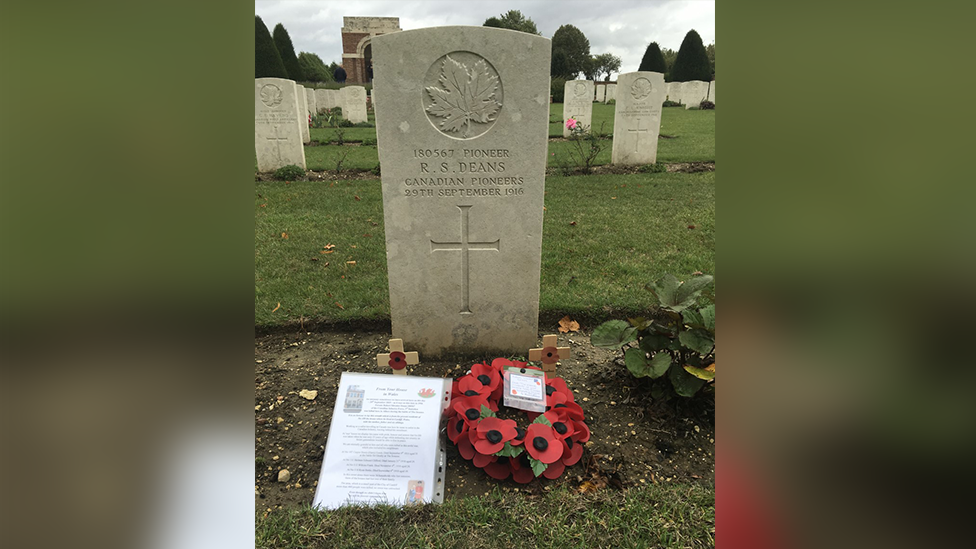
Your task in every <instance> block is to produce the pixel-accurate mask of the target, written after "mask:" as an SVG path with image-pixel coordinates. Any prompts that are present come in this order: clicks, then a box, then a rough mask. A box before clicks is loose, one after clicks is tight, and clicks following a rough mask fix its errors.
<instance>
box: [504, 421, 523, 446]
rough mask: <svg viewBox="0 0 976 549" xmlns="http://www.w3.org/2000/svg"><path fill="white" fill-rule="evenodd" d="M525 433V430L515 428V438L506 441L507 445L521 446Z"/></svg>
mask: <svg viewBox="0 0 976 549" xmlns="http://www.w3.org/2000/svg"><path fill="white" fill-rule="evenodd" d="M525 433H526V431H525V429H523V428H521V427H518V426H516V427H515V438H513V439H512V440H510V441H508V442H509V444H511V445H512V446H519V445H520V444H522V443H523V442H525Z"/></svg>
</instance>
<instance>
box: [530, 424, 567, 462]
mask: <svg viewBox="0 0 976 549" xmlns="http://www.w3.org/2000/svg"><path fill="white" fill-rule="evenodd" d="M526 431H527V432H526V434H525V449H526V450H528V451H529V455H530V456H532V457H533V458H535V459H537V460H539V461H541V462H542V463H552V462H554V461H556V460H558V459H559V458H561V457H562V455H563V445H562V443H561V442H559V438H558V437H557V436H556V432H555V431H553V430H552V427H550V426H548V425H545V424H543V423H533V424H532V425H529V428H528V429H526Z"/></svg>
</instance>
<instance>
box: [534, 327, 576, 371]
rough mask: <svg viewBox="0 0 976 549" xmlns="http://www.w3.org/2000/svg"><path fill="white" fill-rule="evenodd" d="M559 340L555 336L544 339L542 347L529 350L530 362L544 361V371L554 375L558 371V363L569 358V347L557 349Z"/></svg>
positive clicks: (544, 337)
mask: <svg viewBox="0 0 976 549" xmlns="http://www.w3.org/2000/svg"><path fill="white" fill-rule="evenodd" d="M557 340H558V338H557V337H556V336H554V335H547V336H543V337H542V347H540V348H538V349H529V360H532V361H536V360H541V361H542V371H543V372H546V373H547V374H548V373H552V372H555V371H556V363H557V362H559V360H560V359H564V358H569V347H556V342H557Z"/></svg>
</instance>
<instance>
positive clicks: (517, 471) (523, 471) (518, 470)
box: [508, 452, 535, 484]
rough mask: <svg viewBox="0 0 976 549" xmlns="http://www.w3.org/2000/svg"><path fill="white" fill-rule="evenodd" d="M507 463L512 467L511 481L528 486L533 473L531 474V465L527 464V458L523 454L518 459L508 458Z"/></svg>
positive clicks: (533, 475)
mask: <svg viewBox="0 0 976 549" xmlns="http://www.w3.org/2000/svg"><path fill="white" fill-rule="evenodd" d="M508 461H509V463H510V464H511V466H512V480H514V481H515V482H517V483H519V484H528V483H530V482H532V479H534V478H535V473H533V472H532V465H530V464H529V458H528V457H526V455H525V453H524V452H523V453H522V454H521V455H519V456H518V457H513V458H510V459H509V460H508Z"/></svg>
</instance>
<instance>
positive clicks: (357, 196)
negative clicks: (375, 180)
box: [354, 195, 362, 200]
mask: <svg viewBox="0 0 976 549" xmlns="http://www.w3.org/2000/svg"><path fill="white" fill-rule="evenodd" d="M354 198H355V199H356V200H362V199H361V198H359V195H356V196H355V197H354Z"/></svg>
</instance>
